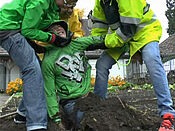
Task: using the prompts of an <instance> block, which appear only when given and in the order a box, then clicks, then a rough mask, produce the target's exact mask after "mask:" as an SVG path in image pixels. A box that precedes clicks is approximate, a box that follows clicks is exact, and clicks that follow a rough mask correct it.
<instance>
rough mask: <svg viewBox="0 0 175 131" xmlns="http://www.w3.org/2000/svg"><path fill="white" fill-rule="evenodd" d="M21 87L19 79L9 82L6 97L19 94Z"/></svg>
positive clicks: (21, 83)
mask: <svg viewBox="0 0 175 131" xmlns="http://www.w3.org/2000/svg"><path fill="white" fill-rule="evenodd" d="M22 85H23V82H22V79H20V78H17V79H16V80H15V81H10V82H9V83H8V88H7V90H6V93H7V94H8V95H12V94H13V93H16V92H21V91H22Z"/></svg>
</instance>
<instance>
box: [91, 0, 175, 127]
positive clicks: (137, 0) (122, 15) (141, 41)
mask: <svg viewBox="0 0 175 131" xmlns="http://www.w3.org/2000/svg"><path fill="white" fill-rule="evenodd" d="M91 20H92V23H93V24H92V30H91V35H92V36H98V35H105V34H106V37H105V46H106V47H107V48H112V49H107V50H105V51H104V52H103V54H102V55H101V56H100V58H99V59H98V60H97V63H96V81H95V87H94V93H95V94H98V95H100V96H101V97H103V98H106V97H107V86H108V76H109V69H111V68H112V65H114V64H115V63H116V61H117V60H118V59H119V58H120V56H121V55H122V54H123V53H124V51H125V50H124V49H125V48H126V46H129V50H130V59H131V57H133V56H134V54H136V52H138V51H139V52H140V53H141V55H142V59H143V61H144V63H145V64H146V66H147V68H148V71H149V73H150V77H151V80H152V84H153V86H154V89H155V95H156V96H157V99H158V107H159V115H160V116H164V117H163V118H164V119H165V118H167V117H171V118H174V116H175V111H174V109H173V102H172V98H171V94H170V90H169V87H168V81H167V78H166V73H165V70H164V68H163V65H162V62H161V58H160V53H159V45H158V42H159V40H160V38H161V34H162V28H161V24H160V22H159V20H158V19H157V18H156V15H155V14H154V12H153V11H152V10H151V8H150V5H149V4H148V3H147V2H146V1H145V0H95V7H94V9H93V14H92V16H91ZM108 29H110V31H111V32H112V33H110V34H108ZM123 48H124V49H123ZM167 113H170V114H168V115H167ZM169 124H171V122H169ZM163 128H165V127H164V123H162V125H161V127H160V129H163Z"/></svg>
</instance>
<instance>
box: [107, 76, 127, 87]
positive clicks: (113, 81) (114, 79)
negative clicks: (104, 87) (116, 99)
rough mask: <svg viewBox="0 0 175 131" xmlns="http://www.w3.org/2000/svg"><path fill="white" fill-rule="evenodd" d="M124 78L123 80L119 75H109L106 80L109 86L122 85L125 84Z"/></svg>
mask: <svg viewBox="0 0 175 131" xmlns="http://www.w3.org/2000/svg"><path fill="white" fill-rule="evenodd" d="M125 83H126V82H125V80H123V79H122V78H121V77H120V76H116V77H110V79H109V80H108V84H109V86H120V87H121V86H122V85H125Z"/></svg>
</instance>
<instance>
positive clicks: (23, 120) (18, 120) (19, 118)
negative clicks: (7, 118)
mask: <svg viewBox="0 0 175 131" xmlns="http://www.w3.org/2000/svg"><path fill="white" fill-rule="evenodd" d="M14 122H15V123H17V124H24V123H26V117H24V116H21V115H20V114H16V116H15V118H14Z"/></svg>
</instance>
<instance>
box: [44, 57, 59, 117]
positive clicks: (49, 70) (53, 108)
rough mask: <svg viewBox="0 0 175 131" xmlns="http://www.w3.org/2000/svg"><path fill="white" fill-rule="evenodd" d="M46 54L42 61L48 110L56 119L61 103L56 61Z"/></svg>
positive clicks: (50, 115)
mask: <svg viewBox="0 0 175 131" xmlns="http://www.w3.org/2000/svg"><path fill="white" fill-rule="evenodd" d="M49 59H50V58H49V57H47V54H46V55H45V57H44V59H43V62H42V72H43V77H44V89H45V94H46V102H47V110H48V114H49V117H50V118H52V119H54V118H55V115H57V114H59V104H58V101H57V96H56V92H55V77H54V68H53V64H54V62H52V61H50V60H49Z"/></svg>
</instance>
